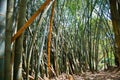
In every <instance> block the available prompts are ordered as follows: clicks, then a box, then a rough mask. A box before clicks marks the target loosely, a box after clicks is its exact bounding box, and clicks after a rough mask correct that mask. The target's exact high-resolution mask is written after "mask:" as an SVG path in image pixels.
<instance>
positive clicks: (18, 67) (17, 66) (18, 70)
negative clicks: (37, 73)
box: [14, 0, 27, 80]
mask: <svg viewBox="0 0 120 80" xmlns="http://www.w3.org/2000/svg"><path fill="white" fill-rule="evenodd" d="M18 4H19V14H18V30H19V29H20V28H21V27H22V26H23V24H24V23H25V16H26V6H27V0H19V3H18ZM22 52H23V34H22V35H20V36H19V37H18V38H17V39H16V42H15V57H14V80H22Z"/></svg>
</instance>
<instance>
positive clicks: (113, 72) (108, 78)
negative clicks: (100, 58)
mask: <svg viewBox="0 0 120 80" xmlns="http://www.w3.org/2000/svg"><path fill="white" fill-rule="evenodd" d="M51 80H55V79H51ZM57 80H120V70H119V69H118V68H117V69H109V70H102V71H99V72H94V73H92V72H89V71H88V72H84V73H82V74H80V75H75V74H73V75H67V74H65V73H63V74H61V75H60V76H58V78H57Z"/></svg>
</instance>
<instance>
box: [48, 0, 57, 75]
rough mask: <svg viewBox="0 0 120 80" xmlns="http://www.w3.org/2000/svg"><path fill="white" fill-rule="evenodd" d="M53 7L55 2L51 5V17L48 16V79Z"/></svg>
mask: <svg viewBox="0 0 120 80" xmlns="http://www.w3.org/2000/svg"><path fill="white" fill-rule="evenodd" d="M54 7H55V1H54V2H53V5H52V11H51V16H50V27H49V34H48V48H47V51H48V65H47V66H48V75H49V77H50V73H51V70H50V45H51V34H52V26H53V18H54Z"/></svg>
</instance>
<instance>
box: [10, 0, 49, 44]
mask: <svg viewBox="0 0 120 80" xmlns="http://www.w3.org/2000/svg"><path fill="white" fill-rule="evenodd" d="M50 2H51V0H46V1H45V3H44V4H43V5H42V6H41V7H40V8H39V9H38V10H37V11H36V12H35V13H34V15H33V16H32V17H31V18H30V19H29V20H28V21H27V22H26V23H25V24H24V25H23V26H22V27H21V28H20V29H19V30H18V32H17V33H16V34H15V35H14V36H13V37H12V40H11V41H12V42H13V41H14V40H16V39H17V38H18V37H19V36H20V35H21V34H22V33H23V31H25V30H26V28H27V27H28V26H29V25H30V24H31V23H32V22H33V21H34V19H35V18H36V17H37V16H38V15H39V14H40V13H41V12H42V11H43V10H44V9H45V8H46V6H47V5H48V4H49V3H50Z"/></svg>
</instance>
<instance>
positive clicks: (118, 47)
mask: <svg viewBox="0 0 120 80" xmlns="http://www.w3.org/2000/svg"><path fill="white" fill-rule="evenodd" d="M109 1H110V9H111V17H112V24H113V30H114V34H115V43H116V44H115V51H116V53H115V56H116V57H115V58H116V59H115V61H118V63H117V66H119V67H120V14H119V12H120V11H119V10H120V6H119V3H118V0H109Z"/></svg>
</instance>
